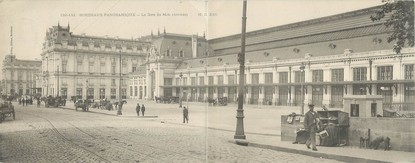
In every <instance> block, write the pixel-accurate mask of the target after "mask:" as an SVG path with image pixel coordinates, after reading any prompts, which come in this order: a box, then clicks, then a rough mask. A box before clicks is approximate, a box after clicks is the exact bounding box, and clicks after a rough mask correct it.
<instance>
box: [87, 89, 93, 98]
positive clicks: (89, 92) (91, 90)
mask: <svg viewBox="0 0 415 163" xmlns="http://www.w3.org/2000/svg"><path fill="white" fill-rule="evenodd" d="M87 91H88V93H87V94H88V97H87V98H88V99H94V88H88V90H87Z"/></svg>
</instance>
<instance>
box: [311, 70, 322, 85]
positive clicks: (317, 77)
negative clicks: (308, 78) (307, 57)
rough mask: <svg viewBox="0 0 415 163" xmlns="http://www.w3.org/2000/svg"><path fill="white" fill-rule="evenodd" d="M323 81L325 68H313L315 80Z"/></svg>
mask: <svg viewBox="0 0 415 163" xmlns="http://www.w3.org/2000/svg"><path fill="white" fill-rule="evenodd" d="M322 81H323V70H313V82H322Z"/></svg>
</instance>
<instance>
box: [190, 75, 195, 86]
mask: <svg viewBox="0 0 415 163" xmlns="http://www.w3.org/2000/svg"><path fill="white" fill-rule="evenodd" d="M190 84H191V85H196V77H190Z"/></svg>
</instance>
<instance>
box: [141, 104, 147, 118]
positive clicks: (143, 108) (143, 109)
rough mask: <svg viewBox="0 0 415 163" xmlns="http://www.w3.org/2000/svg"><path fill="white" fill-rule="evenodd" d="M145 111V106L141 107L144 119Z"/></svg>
mask: <svg viewBox="0 0 415 163" xmlns="http://www.w3.org/2000/svg"><path fill="white" fill-rule="evenodd" d="M145 111H146V107H145V106H144V104H143V105H141V114H142V115H143V117H144V112H145Z"/></svg>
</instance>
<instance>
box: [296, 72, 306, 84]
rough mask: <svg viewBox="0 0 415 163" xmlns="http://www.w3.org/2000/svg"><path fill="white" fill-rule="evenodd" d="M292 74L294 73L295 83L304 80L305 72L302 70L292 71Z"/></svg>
mask: <svg viewBox="0 0 415 163" xmlns="http://www.w3.org/2000/svg"><path fill="white" fill-rule="evenodd" d="M294 75H295V78H294V81H295V82H296V83H301V82H304V81H305V73H304V72H301V71H295V72H294Z"/></svg>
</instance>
